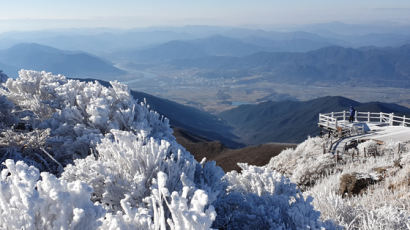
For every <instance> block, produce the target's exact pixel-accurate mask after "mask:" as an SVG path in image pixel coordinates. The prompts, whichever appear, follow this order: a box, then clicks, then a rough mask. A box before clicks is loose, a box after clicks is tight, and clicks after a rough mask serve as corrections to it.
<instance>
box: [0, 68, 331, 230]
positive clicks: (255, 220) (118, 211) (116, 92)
mask: <svg viewBox="0 0 410 230" xmlns="http://www.w3.org/2000/svg"><path fill="white" fill-rule="evenodd" d="M0 103H1V104H3V105H5V106H4V107H2V108H0V112H1V116H3V117H5V118H6V117H14V119H10V120H4V121H1V122H2V123H1V124H2V126H1V127H0V128H1V132H2V136H0V141H1V142H0V151H1V153H2V156H3V158H2V159H1V160H2V161H4V160H5V159H6V158H11V159H15V160H22V161H17V163H14V161H13V160H5V166H4V169H3V170H2V171H1V181H0V190H1V193H0V227H1V228H13V229H162V230H165V229H209V228H211V227H212V228H224V229H250V228H257V229H261V228H263V229H320V228H326V229H336V228H337V226H335V225H334V224H332V223H331V222H327V221H325V222H322V220H320V219H319V216H320V213H319V212H317V211H315V210H314V209H313V206H312V205H311V202H312V199H311V198H310V197H309V198H304V197H303V196H302V195H301V192H300V190H298V188H296V185H295V184H292V183H291V182H290V181H289V180H288V179H286V178H284V177H283V176H282V175H281V174H280V173H278V172H276V171H274V170H272V169H271V168H267V167H265V168H263V167H254V166H247V165H241V167H242V168H243V171H242V173H235V172H232V173H228V174H227V175H225V174H224V172H223V171H222V169H221V168H220V167H217V166H216V165H215V162H206V161H205V160H203V161H202V162H200V163H198V162H197V161H196V160H195V159H194V157H193V156H192V155H191V154H190V153H189V152H187V151H186V150H185V149H184V148H183V147H182V146H181V145H179V144H178V143H177V142H176V141H175V138H174V137H173V136H172V129H171V128H170V127H169V123H168V120H167V119H166V118H163V117H161V116H160V115H159V114H158V113H156V112H153V111H150V110H149V109H148V107H147V106H146V105H144V104H138V103H137V102H136V101H135V100H134V99H133V98H132V97H131V96H130V93H129V90H128V88H127V87H126V86H125V85H122V84H119V83H116V82H111V87H108V88H107V87H104V86H102V85H101V84H99V83H98V82H89V83H85V82H80V81H77V80H69V79H66V78H65V77H64V76H61V75H52V74H51V73H46V72H36V71H27V70H22V71H20V72H19V78H17V79H15V80H14V79H8V80H7V81H6V82H5V83H4V84H3V88H1V89H0ZM312 140H313V139H312ZM317 141H319V140H317ZM309 146H310V147H312V148H315V145H313V144H312V145H308V146H306V147H309ZM298 151H299V152H302V151H303V150H302V149H298ZM289 154H290V155H292V154H291V153H290V152H289ZM299 158H301V157H299ZM302 158H303V157H302ZM299 160H300V159H298V161H299ZM302 160H303V159H302ZM23 161H24V162H25V163H23ZM322 161H323V162H326V159H325V158H324V159H323V160H322ZM53 162H54V163H53ZM27 164H30V165H31V166H29V165H27ZM51 164H54V166H56V165H58V166H59V167H58V168H57V169H58V170H57V169H56V167H54V166H52V165H51ZM293 164H294V165H293V166H292V167H295V165H296V164H297V162H294V163H293ZM61 165H63V166H65V167H64V169H62V167H61ZM34 166H39V168H40V169H41V170H44V171H51V172H55V173H56V174H57V175H61V176H60V177H56V176H54V175H52V174H50V173H48V172H43V173H41V174H40V172H39V170H38V169H37V168H35V167H34ZM284 172H285V173H287V172H288V171H286V170H285V171H284Z"/></svg>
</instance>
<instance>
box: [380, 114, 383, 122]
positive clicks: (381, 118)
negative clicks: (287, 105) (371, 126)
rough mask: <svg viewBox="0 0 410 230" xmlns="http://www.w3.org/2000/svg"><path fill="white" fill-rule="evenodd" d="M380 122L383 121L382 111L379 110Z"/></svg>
mask: <svg viewBox="0 0 410 230" xmlns="http://www.w3.org/2000/svg"><path fill="white" fill-rule="evenodd" d="M382 122H383V113H382V112H380V123H382Z"/></svg>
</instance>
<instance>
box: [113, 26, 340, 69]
mask: <svg viewBox="0 0 410 230" xmlns="http://www.w3.org/2000/svg"><path fill="white" fill-rule="evenodd" d="M330 45H333V43H331V42H329V41H326V39H324V38H321V37H319V36H314V35H313V34H309V33H302V32H299V33H296V32H295V33H273V32H270V33H263V34H262V35H260V36H259V37H258V36H256V35H253V36H251V35H249V36H247V37H245V38H242V39H240V38H232V37H226V36H221V35H214V36H210V37H206V38H201V39H193V40H173V41H169V42H166V43H163V44H159V45H155V46H152V47H149V48H144V49H130V50H127V51H124V52H120V53H118V54H117V56H121V57H123V59H125V57H126V58H127V59H129V61H134V62H137V63H141V62H143V63H152V62H153V63H160V62H164V61H170V60H178V59H192V58H201V57H208V56H232V57H240V56H246V55H250V54H254V53H257V52H262V51H270V52H279V51H293V52H296V51H299V52H304V51H310V50H314V49H318V48H322V47H326V46H330Z"/></svg>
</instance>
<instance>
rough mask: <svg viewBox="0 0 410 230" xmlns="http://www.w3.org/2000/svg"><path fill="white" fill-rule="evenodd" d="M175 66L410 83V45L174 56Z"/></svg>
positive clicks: (218, 73) (223, 73)
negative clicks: (226, 55) (177, 57)
mask: <svg viewBox="0 0 410 230" xmlns="http://www.w3.org/2000/svg"><path fill="white" fill-rule="evenodd" d="M170 64H171V65H173V66H174V67H175V68H180V69H189V68H195V69H200V70H201V72H200V74H201V76H202V77H208V78H219V77H224V78H232V77H234V78H238V79H240V78H241V77H248V76H255V75H256V76H259V78H254V81H258V80H269V81H273V82H280V83H297V84H300V83H303V84H306V83H319V84H334V83H349V84H359V85H365V86H369V85H370V86H398V87H410V45H404V46H400V47H395V48H376V47H365V48H360V49H352V48H343V47H339V46H331V47H326V48H321V49H318V50H314V51H309V52H305V53H292V52H260V53H255V54H252V55H248V56H245V57H217V56H213V57H203V58H196V59H184V60H174V61H171V62H170Z"/></svg>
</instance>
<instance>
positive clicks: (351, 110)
mask: <svg viewBox="0 0 410 230" xmlns="http://www.w3.org/2000/svg"><path fill="white" fill-rule="evenodd" d="M349 112H350V117H349V122H353V121H354V115H355V114H356V110H355V109H354V108H353V106H350V109H349Z"/></svg>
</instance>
